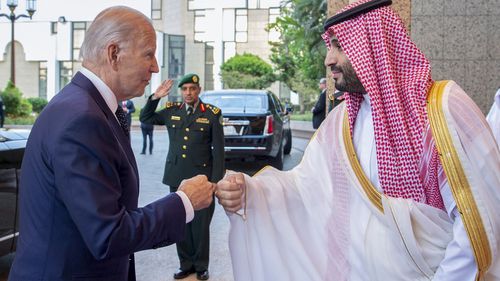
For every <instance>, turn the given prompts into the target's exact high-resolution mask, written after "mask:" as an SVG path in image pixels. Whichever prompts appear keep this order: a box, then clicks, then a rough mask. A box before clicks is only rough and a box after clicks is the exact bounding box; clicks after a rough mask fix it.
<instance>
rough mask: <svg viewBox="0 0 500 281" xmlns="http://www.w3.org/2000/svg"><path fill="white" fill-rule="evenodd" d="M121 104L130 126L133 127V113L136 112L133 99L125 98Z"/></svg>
mask: <svg viewBox="0 0 500 281" xmlns="http://www.w3.org/2000/svg"><path fill="white" fill-rule="evenodd" d="M120 104H121V106H122V109H123V112H125V116H126V118H127V124H128V127H129V128H131V126H132V113H134V112H135V106H134V102H132V101H131V100H124V101H122V102H121V103H120Z"/></svg>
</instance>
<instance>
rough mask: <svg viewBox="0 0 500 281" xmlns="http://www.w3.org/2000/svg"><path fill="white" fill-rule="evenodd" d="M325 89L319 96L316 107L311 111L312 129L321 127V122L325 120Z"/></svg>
mask: <svg viewBox="0 0 500 281" xmlns="http://www.w3.org/2000/svg"><path fill="white" fill-rule="evenodd" d="M325 109H326V89H325V90H323V91H322V92H321V94H320V95H319V98H318V101H317V102H316V105H314V109H313V111H312V114H313V128H314V129H317V128H319V126H320V125H321V122H323V120H325V117H326V113H325Z"/></svg>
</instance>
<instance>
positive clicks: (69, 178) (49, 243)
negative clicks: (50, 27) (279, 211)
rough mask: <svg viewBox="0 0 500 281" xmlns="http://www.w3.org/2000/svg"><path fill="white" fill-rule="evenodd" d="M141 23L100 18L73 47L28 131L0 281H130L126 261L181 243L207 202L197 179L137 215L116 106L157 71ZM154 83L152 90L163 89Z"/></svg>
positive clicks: (125, 15) (124, 128)
mask: <svg viewBox="0 0 500 281" xmlns="http://www.w3.org/2000/svg"><path fill="white" fill-rule="evenodd" d="M155 51H156V34H155V31H154V29H153V26H152V25H151V22H150V20H149V19H148V18H147V17H146V16H144V15H143V14H141V13H140V12H138V11H136V10H134V9H131V8H127V7H122V6H118V7H111V8H108V9H106V10H104V11H102V12H101V13H100V14H99V15H97V17H96V18H95V20H94V22H93V23H92V24H91V25H90V27H89V29H88V30H87V33H86V36H85V40H84V42H83V45H82V53H81V55H82V58H83V63H82V64H83V69H82V70H81V71H80V72H78V73H77V74H76V75H75V77H73V79H72V81H71V82H70V83H69V84H68V85H67V86H66V87H64V89H62V90H61V92H60V93H58V94H57V95H56V96H55V97H54V98H53V99H52V100H51V101H50V103H49V104H48V105H47V106H46V107H45V109H44V111H43V112H42V113H41V114H40V116H39V117H38V119H37V121H36V122H35V124H34V126H33V129H32V130H31V133H30V136H29V139H28V143H27V146H26V152H25V155H24V159H23V164H22V172H21V179H20V185H21V186H20V236H19V243H18V246H17V253H16V257H15V259H14V264H13V266H12V269H11V272H10V275H9V280H10V281H17V280H50V281H62V280H65V281H70V280H106V281H123V280H135V271H134V260H133V255H132V254H133V253H134V252H136V251H140V250H144V249H150V248H155V247H162V246H166V245H169V244H172V243H175V242H177V241H179V240H181V239H182V238H183V237H184V231H185V225H186V223H187V222H189V221H190V220H191V219H192V218H193V213H194V212H193V209H194V210H199V209H202V208H206V207H207V206H209V204H210V203H211V202H212V193H213V185H212V184H211V183H210V182H208V181H207V178H206V177H205V176H197V177H194V178H192V179H190V180H186V181H185V182H183V183H182V184H181V185H180V187H179V191H178V192H177V193H172V194H170V195H166V196H165V197H163V198H161V199H159V200H157V201H155V202H152V203H150V204H149V205H147V206H145V207H143V208H138V207H137V202H138V195H139V174H138V170H137V164H136V161H135V158H134V154H133V152H132V148H131V147H130V142H129V128H128V124H127V121H126V117H125V114H124V112H123V110H122V109H121V106H119V103H120V102H121V101H124V100H127V99H130V98H133V97H136V96H140V95H142V93H143V92H144V88H145V87H146V86H147V85H148V83H149V81H150V79H151V75H152V73H156V72H158V64H157V62H156V57H155ZM170 86H171V85H170V84H168V85H167V84H166V83H164V84H162V85H161V86H160V87H170Z"/></svg>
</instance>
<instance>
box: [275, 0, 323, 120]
mask: <svg viewBox="0 0 500 281" xmlns="http://www.w3.org/2000/svg"><path fill="white" fill-rule="evenodd" d="M326 14H327V3H326V0H288V1H287V4H286V5H285V7H283V8H282V11H281V16H280V17H278V18H277V19H276V22H275V23H272V24H270V25H269V26H268V29H275V30H277V31H278V32H279V33H280V34H281V38H280V41H279V42H271V43H270V44H271V53H272V54H271V56H270V59H271V62H272V63H273V65H274V68H275V70H276V72H277V73H278V77H277V79H278V80H279V81H282V82H283V83H285V84H286V85H287V86H288V87H289V88H290V89H291V90H292V91H294V92H297V93H298V94H299V101H300V109H301V110H300V111H301V113H303V112H304V103H305V101H306V100H314V99H315V98H316V97H315V95H317V93H318V86H317V85H318V80H319V79H320V78H321V77H325V71H326V70H325V66H324V65H323V61H324V58H325V55H326V49H325V47H324V43H323V40H322V38H321V34H322V33H323V22H324V21H325V19H326Z"/></svg>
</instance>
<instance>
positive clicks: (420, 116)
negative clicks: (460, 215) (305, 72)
mask: <svg viewBox="0 0 500 281" xmlns="http://www.w3.org/2000/svg"><path fill="white" fill-rule="evenodd" d="M390 2H391V1H384V0H376V1H368V0H361V1H358V2H356V3H354V4H351V5H348V6H347V7H345V8H344V9H342V10H341V11H339V13H337V15H336V16H335V17H337V18H331V19H329V20H328V21H327V22H326V24H325V29H326V32H325V33H324V34H323V36H322V37H323V39H324V40H325V42H326V44H327V47H328V48H330V37H331V36H332V35H335V36H336V37H337V39H338V42H339V44H340V46H341V47H342V49H343V51H344V53H345V54H346V56H347V58H348V59H349V61H350V62H351V64H352V66H353V68H354V70H355V71H356V74H357V76H358V77H359V79H360V81H361V84H362V85H363V86H364V88H365V90H366V91H367V93H368V94H369V96H370V101H371V107H372V116H373V125H374V129H375V144H376V151H377V163H378V168H379V179H380V184H381V186H382V189H383V191H384V193H385V194H387V195H389V196H393V197H400V198H413V199H414V200H416V201H418V202H423V203H427V204H430V205H433V206H436V207H440V208H442V207H443V205H442V204H443V203H442V199H441V196H440V193H439V187H438V185H437V180H436V181H432V182H430V183H429V182H427V183H426V184H424V183H423V180H422V177H421V175H420V172H421V171H420V168H419V165H420V161H421V159H422V154H423V138H424V132H425V130H426V126H428V119H427V113H426V97H427V92H428V90H429V89H430V86H431V84H432V82H433V81H432V79H431V67H430V63H429V61H428V60H427V59H426V58H425V56H424V54H423V53H422V52H421V51H420V50H419V49H418V48H417V47H416V46H415V44H414V43H413V42H412V41H411V40H410V38H409V36H408V35H407V32H406V29H405V28H404V25H403V23H402V21H401V19H400V18H399V17H398V16H397V15H396V13H395V12H394V11H393V10H392V9H391V8H390V7H388V6H387V5H389V4H390ZM381 3H382V4H381ZM384 3H385V5H384ZM377 4H378V6H377ZM370 5H371V6H370ZM367 6H370V8H369V9H367V8H366V7H367ZM363 8H364V9H365V11H360V10H362V9H363ZM366 10H368V12H367V11H366ZM353 11H354V12H353ZM332 19H333V20H332ZM362 99H363V97H362V95H361V94H356V93H347V95H346V102H347V110H348V115H349V121H350V126H351V132H353V127H354V122H355V120H356V116H357V114H358V110H359V106H360V103H361V101H362ZM437 163H438V162H437V161H436V163H435V165H437ZM434 168H435V167H434ZM434 168H433V169H432V170H436V171H437V169H434ZM436 178H437V177H436Z"/></svg>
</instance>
